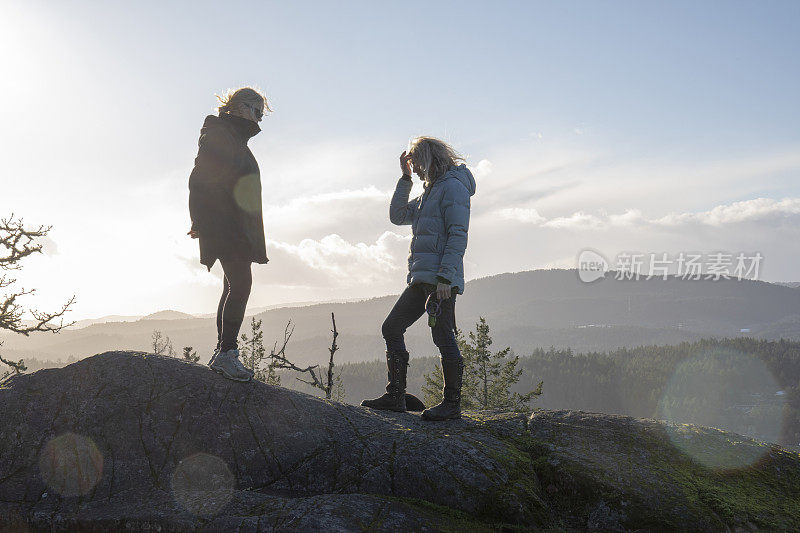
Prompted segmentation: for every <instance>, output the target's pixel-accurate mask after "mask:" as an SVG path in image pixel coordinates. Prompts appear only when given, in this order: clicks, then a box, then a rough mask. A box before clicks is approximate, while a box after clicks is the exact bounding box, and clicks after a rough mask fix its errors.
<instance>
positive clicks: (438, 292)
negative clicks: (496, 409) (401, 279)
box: [361, 137, 475, 420]
mask: <svg viewBox="0 0 800 533" xmlns="http://www.w3.org/2000/svg"><path fill="white" fill-rule="evenodd" d="M462 161H463V159H462V158H461V157H460V156H459V155H458V154H457V153H456V152H455V151H454V150H453V149H452V148H451V147H450V146H448V145H447V144H446V143H445V142H443V141H441V140H439V139H435V138H433V137H418V138H417V139H415V140H414V141H413V142H412V143H411V148H410V150H409V153H408V154H406V152H403V153H402V154H401V155H400V169H401V170H402V172H403V175H402V177H401V178H400V180H399V181H398V182H397V187H396V189H395V191H394V196H393V197H392V201H391V205H390V207H389V219H390V220H391V221H392V223H394V224H397V225H403V224H410V225H411V230H412V234H413V236H412V238H411V249H410V254H409V256H408V277H407V281H408V287H406V289H405V291H403V293H402V294H401V295H400V298H399V299H398V300H397V303H395V305H394V308H392V311H391V312H390V313H389V316H388V317H386V320H385V321H384V323H383V327H382V333H383V338H384V340H385V341H386V364H387V366H388V368H389V383H388V384H387V385H386V394H384V395H383V396H381V397H380V398H376V399H374V400H364V401H363V402H361V405H363V406H365V407H371V408H373V409H383V410H389V411H406V408H407V405H406V392H405V391H406V372H407V369H408V357H409V356H408V351H407V350H406V345H405V342H404V340H403V335H404V333H405V332H406V329H408V327H409V326H411V324H413V323H414V322H416V321H417V320H418V319H419V318H420V317H421V316H422V315H423V314H425V312H426V307H427V310H428V312H429V315H430V317H429V322H428V325H430V326H431V335H432V337H433V342H434V343H435V344H436V346H437V347H438V348H439V353H440V354H441V363H442V375H443V377H444V390H443V400H442V402H441V403H440V404H439V405H437V406H435V407H432V408H430V409H426V410H425V411H423V413H422V417H423V418H424V419H426V420H446V419H450V418H459V417H461V380H462V376H463V371H464V365H463V359H462V357H461V352H460V351H459V349H458V344H457V343H456V338H455V332H454V330H455V305H456V294H463V292H464V251H465V250H466V248H467V230H468V228H469V211H470V197H471V196H472V195H473V194H475V179H474V178H473V177H472V173H471V172H470V171H469V169H468V168H467V166H466V165H465V164H463V162H462ZM459 162H462V163H461V164H458V163H459ZM412 164H413V170H414V173H415V174H417V175H418V176H419V177H420V178H421V179H422V180H424V182H425V183H424V187H425V190H424V192H423V193H422V194H421V195H420V196H418V197H417V198H414V199H413V200H411V201H409V200H408V197H409V194H410V193H411V187H412V182H411V165H412Z"/></svg>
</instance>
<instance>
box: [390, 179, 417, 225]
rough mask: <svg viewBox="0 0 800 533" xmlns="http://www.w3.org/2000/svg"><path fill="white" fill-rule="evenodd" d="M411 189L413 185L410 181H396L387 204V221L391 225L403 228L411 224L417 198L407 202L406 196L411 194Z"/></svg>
mask: <svg viewBox="0 0 800 533" xmlns="http://www.w3.org/2000/svg"><path fill="white" fill-rule="evenodd" d="M411 187H413V183H411V180H410V179H406V178H400V179H399V180H398V181H397V187H396V188H395V190H394V194H393V195H392V201H391V203H390V204H389V220H390V221H391V222H392V224H396V225H398V226H403V225H408V224H411V222H413V220H414V213H415V212H416V209H417V205H418V204H419V198H414V199H413V200H411V201H409V200H408V195H409V194H411Z"/></svg>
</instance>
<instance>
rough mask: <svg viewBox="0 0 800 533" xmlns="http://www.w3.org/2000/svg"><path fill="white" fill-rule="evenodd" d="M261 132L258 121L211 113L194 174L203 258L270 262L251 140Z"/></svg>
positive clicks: (192, 194) (192, 197) (192, 199)
mask: <svg viewBox="0 0 800 533" xmlns="http://www.w3.org/2000/svg"><path fill="white" fill-rule="evenodd" d="M260 131H261V128H259V127H258V124H257V123H255V122H253V121H252V120H247V119H245V118H241V117H237V116H234V115H230V114H227V113H224V114H222V115H220V116H214V115H209V116H207V117H206V120H205V122H204V123H203V127H202V129H201V130H200V140H199V141H198V145H199V150H198V152H197V157H196V158H195V160H194V169H193V170H192V173H191V175H190V176H189V214H190V216H191V218H192V229H193V230H196V231H197V233H198V238H199V241H200V263H201V264H203V265H205V266H207V267H208V269H209V270H211V267H212V266H213V265H214V262H215V261H216V260H217V259H227V260H239V261H250V262H252V263H262V264H264V263H266V262H267V261H269V259H267V245H266V241H265V239H264V221H263V217H262V213H261V176H260V173H259V169H258V163H257V162H256V158H255V157H253V153H252V152H251V151H250V148H248V147H247V141H248V140H249V139H250V138H251V137H253V136H254V135H256V134H257V133H258V132H260Z"/></svg>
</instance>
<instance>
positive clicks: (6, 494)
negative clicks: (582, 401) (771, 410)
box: [0, 352, 800, 531]
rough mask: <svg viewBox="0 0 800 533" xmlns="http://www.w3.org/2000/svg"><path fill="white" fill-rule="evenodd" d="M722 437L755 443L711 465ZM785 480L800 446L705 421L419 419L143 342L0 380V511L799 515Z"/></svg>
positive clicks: (469, 524)
mask: <svg viewBox="0 0 800 533" xmlns="http://www.w3.org/2000/svg"><path fill="white" fill-rule="evenodd" d="M734 437H735V438H734ZM676 439H678V440H676ZM673 441H676V442H678V441H679V443H680V444H681V445H680V446H678V445H675V444H673ZM686 443H688V444H686ZM686 450H690V451H691V450H694V451H697V456H698V457H699V458H700V459H702V460H700V459H697V458H695V457H692V456H691V454H690V453H687V452H686ZM692 453H694V452H692ZM726 454H727V455H726ZM710 456H713V458H714V461H709V460H708V457H710ZM728 456H730V457H733V458H734V459H736V458H739V459H741V458H742V457H743V458H745V459H746V460H747V461H751V458H754V459H752V461H753V462H752V464H751V465H749V466H747V467H745V468H742V467H737V469H736V470H732V471H721V470H714V469H713V468H710V467H708V466H707V465H709V464H712V465H716V464H718V463H719V464H725V462H724V461H722V462H720V461H721V460H720V459H719V458H722V459H725V458H726V457H728ZM734 456H735V457H734ZM715 461H716V462H715ZM737 464H741V460H740V462H739V463H737ZM798 487H800V460H799V459H798V456H797V454H791V453H789V452H785V451H781V450H776V449H773V448H772V447H769V446H767V445H764V444H761V443H755V442H753V441H749V440H747V439H743V438H741V437H738V436H732V435H731V434H724V433H722V432H717V431H716V430H709V429H704V428H699V429H698V428H695V429H693V430H692V431H691V432H688V430H685V431H684V430H681V431H677V430H670V429H669V428H667V427H666V426H664V425H663V424H660V423H657V422H654V421H642V420H634V419H631V418H627V417H615V416H610V415H595V414H588V413H573V412H568V411H554V412H547V411H539V412H536V413H534V414H533V415H532V416H530V417H527V416H525V415H521V414H514V413H486V412H481V413H466V414H465V418H464V419H462V420H454V421H448V422H443V423H430V422H425V421H422V420H421V419H420V417H419V415H418V414H412V413H387V412H377V411H371V410H368V409H365V408H361V407H355V406H349V405H344V404H339V403H336V402H328V401H324V400H321V399H319V398H316V397H314V396H311V395H307V394H303V393H300V392H296V391H290V390H287V389H282V388H280V387H272V386H269V385H266V384H263V383H257V382H255V383H237V382H233V381H229V380H226V379H224V378H222V377H221V376H219V375H217V374H215V373H214V372H212V371H211V370H209V369H208V368H207V367H205V366H202V365H197V364H191V363H186V362H184V361H182V360H179V359H175V358H169V357H163V356H156V355H152V354H143V353H140V352H106V353H103V354H99V355H96V356H94V357H90V358H88V359H84V360H82V361H79V362H77V363H74V364H72V365H69V366H68V367H65V368H61V369H48V370H41V371H39V372H36V373H34V374H30V375H20V376H15V377H13V378H11V379H9V380H7V381H6V382H4V383H3V384H2V386H0V530H5V529H10V530H21V531H26V530H28V531H37V530H46V531H75V530H79V531H109V530H127V531H189V530H191V531H224V530H235V531H274V530H278V531H284V530H299V531H364V530H375V531H439V530H462V531H476V530H492V529H497V527H498V526H499V527H502V526H503V525H514V526H518V527H521V528H523V529H526V528H531V529H535V528H539V527H543V528H555V529H567V530H590V529H595V530H619V531H624V530H637V529H642V528H644V530H676V529H677V530H680V529H687V530H691V529H702V530H719V531H726V530H744V531H746V530H755V529H785V528H789V529H792V528H793V527H794V526H799V527H800V516H798V514H799V513H800V511H799V510H798V509H800V494H799V493H798V491H800V488H798ZM753 494H756V495H757V496H753ZM665 502H666V503H667V504H668V505H667V504H665ZM4 528H5V529H4Z"/></svg>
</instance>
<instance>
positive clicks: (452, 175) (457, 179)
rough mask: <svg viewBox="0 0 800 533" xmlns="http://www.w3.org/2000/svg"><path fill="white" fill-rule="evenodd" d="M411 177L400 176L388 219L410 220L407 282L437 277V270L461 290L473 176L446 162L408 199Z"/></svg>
mask: <svg viewBox="0 0 800 533" xmlns="http://www.w3.org/2000/svg"><path fill="white" fill-rule="evenodd" d="M412 185H413V184H412V182H411V180H408V179H404V178H400V180H399V181H398V182H397V188H396V189H395V191H394V195H393V196H392V202H391V204H390V206H389V220H391V221H392V223H393V224H397V225H398V226H400V225H403V224H411V231H412V235H413V236H412V237H411V248H410V251H409V255H408V284H409V285H413V284H415V283H431V284H434V285H435V284H436V283H437V276H440V277H442V278H444V279H446V280H448V281H450V285H451V286H452V287H453V290H454V291H455V292H457V293H459V294H463V293H464V251H465V250H466V249H467V230H468V229H469V208H470V196H472V195H473V194H475V178H474V177H472V172H470V171H469V169H468V168H467V165H464V164H461V165H458V166H451V167H450V168H449V169H447V172H445V173H444V175H443V176H441V177H439V178H438V179H437V180H436V181H434V182H433V184H432V185H430V186H429V187H426V188H425V191H424V192H423V193H422V194H421V195H420V196H418V197H417V198H414V199H413V200H411V201H409V200H408V196H409V194H410V193H411V187H412Z"/></svg>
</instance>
